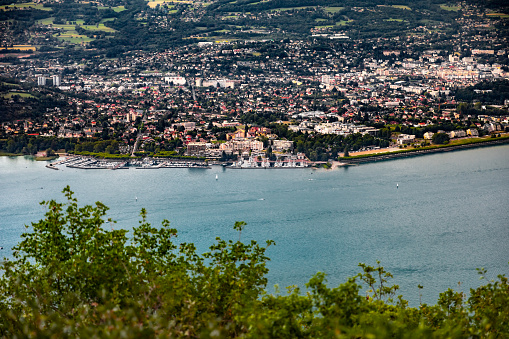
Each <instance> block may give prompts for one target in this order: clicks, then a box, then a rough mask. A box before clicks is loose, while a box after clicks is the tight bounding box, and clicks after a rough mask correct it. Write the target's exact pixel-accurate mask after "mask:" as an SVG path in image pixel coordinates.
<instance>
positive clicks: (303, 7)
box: [270, 6, 316, 12]
mask: <svg viewBox="0 0 509 339" xmlns="http://www.w3.org/2000/svg"><path fill="white" fill-rule="evenodd" d="M315 7H316V6H301V7H281V8H272V9H270V11H276V12H282V11H291V10H293V9H296V10H299V9H307V8H315Z"/></svg>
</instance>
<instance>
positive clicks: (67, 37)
mask: <svg viewBox="0 0 509 339" xmlns="http://www.w3.org/2000/svg"><path fill="white" fill-rule="evenodd" d="M53 36H54V37H55V38H57V39H61V40H64V41H67V42H70V43H73V44H81V43H87V42H90V41H93V40H94V39H93V38H89V37H87V36H86V35H80V34H78V32H76V31H75V30H71V31H66V32H65V33H61V34H60V35H56V34H54V35H53Z"/></svg>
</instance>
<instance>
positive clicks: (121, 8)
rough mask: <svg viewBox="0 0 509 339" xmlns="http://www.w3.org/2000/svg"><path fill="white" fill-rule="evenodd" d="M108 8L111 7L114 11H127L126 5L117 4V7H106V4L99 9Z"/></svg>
mask: <svg viewBox="0 0 509 339" xmlns="http://www.w3.org/2000/svg"><path fill="white" fill-rule="evenodd" d="M107 8H111V9H112V10H113V11H115V12H122V11H125V7H124V6H117V7H105V6H98V7H97V9H107Z"/></svg>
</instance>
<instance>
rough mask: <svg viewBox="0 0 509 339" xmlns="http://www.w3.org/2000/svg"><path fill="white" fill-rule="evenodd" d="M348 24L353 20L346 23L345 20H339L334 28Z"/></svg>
mask: <svg viewBox="0 0 509 339" xmlns="http://www.w3.org/2000/svg"><path fill="white" fill-rule="evenodd" d="M350 22H353V20H348V21H345V20H341V21H339V22H336V26H346V25H348V23H350Z"/></svg>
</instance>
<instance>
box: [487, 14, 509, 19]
mask: <svg viewBox="0 0 509 339" xmlns="http://www.w3.org/2000/svg"><path fill="white" fill-rule="evenodd" d="M486 15H488V16H492V17H493V16H498V17H500V18H501V19H506V18H509V14H505V13H488V14H486Z"/></svg>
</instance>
